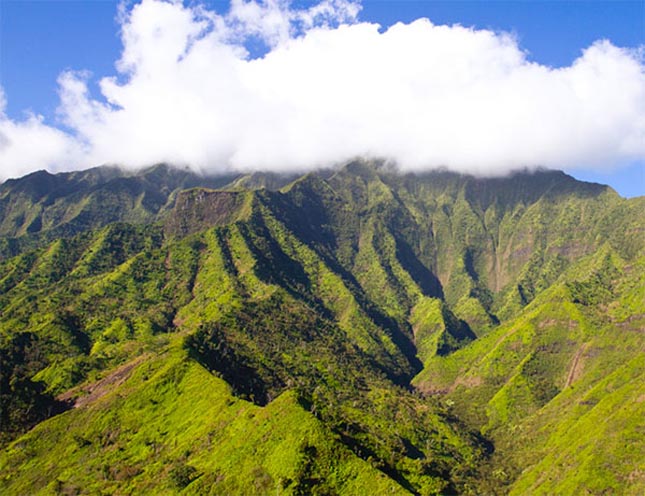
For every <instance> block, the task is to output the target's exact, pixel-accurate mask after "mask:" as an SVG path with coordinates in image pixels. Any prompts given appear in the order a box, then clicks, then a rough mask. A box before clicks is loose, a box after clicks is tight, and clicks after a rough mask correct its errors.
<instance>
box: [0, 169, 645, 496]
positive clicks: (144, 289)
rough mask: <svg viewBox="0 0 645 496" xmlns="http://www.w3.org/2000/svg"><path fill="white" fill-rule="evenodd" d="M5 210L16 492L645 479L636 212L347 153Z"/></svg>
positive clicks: (450, 488)
mask: <svg viewBox="0 0 645 496" xmlns="http://www.w3.org/2000/svg"><path fill="white" fill-rule="evenodd" d="M41 176H42V177H41ZM218 185H219V186H221V188H219V189H213V188H214V187H217V186H218ZM186 187H189V188H190V189H185V188H186ZM267 187H269V188H267ZM115 195H116V196H115ZM142 195H143V196H142ZM117 197H118V198H121V199H122V200H123V201H122V202H120V201H115V198H117ZM153 199H154V201H153ZM1 201H2V202H4V203H2V208H3V209H4V210H3V211H2V212H3V217H2V220H1V222H0V224H1V225H2V226H3V227H2V229H3V231H2V232H4V233H5V234H6V237H5V238H3V243H4V244H3V250H4V251H3V253H4V256H5V258H4V259H3V260H2V261H1V262H0V308H1V309H2V310H1V312H0V338H1V339H0V352H1V354H0V371H2V375H1V376H0V408H1V410H0V422H1V424H0V425H1V430H2V438H1V439H2V442H3V443H4V445H5V449H4V451H3V452H2V453H1V454H0V469H1V471H2V473H3V478H2V479H0V487H2V488H3V489H4V490H5V491H8V492H9V493H34V492H38V491H44V492H47V491H59V492H60V491H67V492H74V491H81V492H82V491H87V492H98V491H107V492H114V491H116V492H123V493H126V492H141V491H167V492H176V491H179V490H186V491H187V492H193V493H195V494H203V493H205V492H214V493H216V494H219V493H222V494H230V493H247V494H248V493H275V492H276V491H277V492H280V493H286V494H303V493H313V492H316V491H318V492H320V493H340V494H364V493H365V492H372V493H374V494H382V493H384V492H388V493H389V492H395V493H396V492H399V493H401V494H405V493H413V494H445V493H463V494H483V493H486V494H495V493H500V494H505V493H508V492H516V493H518V494H521V493H526V492H532V493H540V492H542V493H567V492H572V491H573V492H576V491H582V490H587V491H589V492H591V493H594V492H602V491H615V492H621V493H630V491H631V492H632V493H634V494H637V493H638V492H639V491H641V490H642V489H643V487H644V484H645V482H644V481H643V479H642V477H640V475H639V474H641V472H642V470H643V467H642V466H641V465H639V464H642V456H641V455H640V454H642V452H643V450H645V445H644V444H643V443H644V442H643V439H644V437H643V436H640V435H639V433H641V431H642V429H643V425H642V418H645V415H644V414H645V411H643V405H644V404H645V403H644V402H643V401H642V398H643V396H645V390H644V388H645V386H644V384H645V381H644V380H643V379H645V377H643V370H644V369H645V367H643V363H642V357H643V351H644V350H645V334H643V328H644V326H645V321H644V317H643V316H644V315H645V293H643V291H644V289H643V288H645V198H636V199H632V200H625V199H622V198H620V197H619V196H618V195H616V194H615V193H614V192H613V191H612V190H611V189H610V188H607V187H605V186H601V185H594V184H588V183H581V182H579V181H576V180H574V179H573V178H570V177H569V176H566V175H564V174H562V173H559V172H549V171H538V172H535V173H528V172H522V173H517V174H515V175H513V176H509V177H505V178H497V179H481V178H474V177H470V176H460V175H457V174H452V173H448V172H432V173H427V174H422V175H412V174H398V173H395V172H393V171H391V170H389V169H387V168H384V167H382V166H379V165H375V164H371V163H366V162H355V163H352V164H349V165H347V166H346V167H344V168H341V169H339V170H335V171H325V172H320V173H311V174H307V175H305V176H302V177H298V178H295V179H294V178H284V177H279V176H272V175H262V174H255V175H253V176H241V177H230V178H218V179H204V178H199V177H197V176H193V175H190V174H188V173H187V172H180V171H174V170H172V169H168V168H166V167H158V168H154V169H151V170H148V171H144V172H143V173H141V174H138V175H136V174H135V175H130V176H124V173H123V172H121V171H118V170H116V169H97V170H93V171H87V172H84V173H74V174H71V175H57V176H51V175H47V174H46V173H43V174H40V175H38V174H37V175H32V176H28V177H26V178H23V179H22V180H16V181H13V182H11V183H5V185H3V186H2V196H1ZM112 207H113V208H112ZM110 208H112V210H110ZM132 208H134V210H132ZM58 211H60V212H62V211H64V212H66V213H65V214H61V216H59V218H58V220H55V221H54V220H52V219H54V212H58ZM92 212H97V214H96V215H94V214H93V213H92ZM98 212H101V215H99V214H98ZM137 212H138V213H137ZM73 213H78V215H76V214H73ZM20 215H23V216H24V219H23V220H22V221H20V222H18V220H19V219H18V218H19V217H20ZM57 215H58V214H57ZM79 215H80V217H79ZM27 217H29V218H30V219H31V220H27ZM79 218H80V219H82V218H86V219H87V222H81V221H80V220H79ZM37 219H40V220H37ZM117 221H118V222H117ZM34 222H36V223H38V222H40V227H38V229H36V228H35V227H34V229H32V230H31V231H29V230H28V229H27V228H26V227H25V226H26V225H27V224H26V223H28V224H29V225H31V224H32V223H34ZM34 225H35V224H34ZM63 410H65V411H64V413H60V412H61V411H63ZM34 412H36V413H37V414H34ZM47 417H51V418H49V419H48V420H44V419H45V418H47ZM601 418H602V419H604V420H603V422H600V421H599V419H601ZM34 426H35V427H34ZM32 428H33V429H32ZM28 429H32V430H31V431H29V432H27V433H26V434H24V435H23V433H24V432H25V431H26V430H28ZM12 439H13V441H12V442H10V441H11V440H12ZM625 445H629V446H630V448H629V449H625ZM87 460H93V461H92V462H91V463H89V464H88V463H87ZM43 467H47V469H46V470H45V469H44V468H43ZM543 473H549V474H551V476H550V477H549V478H548V479H546V478H544V477H543V476H541V475H540V474H543ZM43 474H48V475H47V476H43Z"/></svg>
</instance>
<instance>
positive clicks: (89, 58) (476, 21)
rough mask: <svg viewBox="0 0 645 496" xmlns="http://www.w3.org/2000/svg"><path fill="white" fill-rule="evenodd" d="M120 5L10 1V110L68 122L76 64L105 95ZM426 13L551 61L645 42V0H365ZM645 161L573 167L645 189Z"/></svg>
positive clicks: (1, 14)
mask: <svg viewBox="0 0 645 496" xmlns="http://www.w3.org/2000/svg"><path fill="white" fill-rule="evenodd" d="M202 3H204V4H206V5H207V6H208V7H209V8H213V9H215V10H217V11H218V12H225V11H226V9H227V7H228V2H226V1H210V2H209V1H206V2H202ZM311 3H312V2H294V6H296V7H298V6H302V5H305V6H307V5H310V4H311ZM130 4H132V2H130ZM117 5H118V2H116V1H112V0H64V1H58V0H38V1H30V0H0V85H1V86H2V88H3V90H4V93H5V97H6V100H7V103H6V108H5V113H6V116H7V117H8V118H10V119H15V120H21V119H24V118H25V116H26V112H29V111H30V112H33V113H36V114H40V115H42V116H43V117H44V122H45V123H47V124H49V125H51V126H53V127H60V128H64V125H63V124H62V122H61V121H60V119H59V118H58V116H57V114H56V109H57V107H58V106H59V104H60V101H59V95H58V92H59V87H58V85H57V78H58V77H59V75H60V74H61V73H62V72H63V71H66V70H74V71H81V70H82V71H89V73H91V77H90V78H89V80H88V88H89V91H90V92H91V94H92V95H93V96H94V97H95V98H99V99H101V94H100V91H99V90H98V86H97V83H98V81H99V80H100V79H101V78H102V77H105V76H113V75H115V74H117V71H116V70H115V61H117V60H118V59H119V57H120V53H121V50H122V43H121V40H120V33H119V29H120V26H119V23H118V22H117V20H116V15H117ZM421 17H427V18H429V19H430V20H431V21H432V23H433V24H454V23H459V24H461V25H463V26H467V27H475V28H478V29H479V28H481V29H489V30H492V31H496V32H499V31H506V32H510V33H513V34H514V35H515V37H516V38H517V40H518V43H519V46H520V47H521V49H523V50H525V51H528V59H529V60H530V61H534V62H537V63H539V64H541V65H544V66H549V67H566V66H568V65H570V64H571V63H572V62H573V61H574V60H575V59H576V58H577V57H579V56H580V55H581V51H582V50H583V49H585V48H587V47H589V46H590V45H591V44H592V43H593V42H594V41H596V40H599V39H608V40H610V41H611V42H612V44H613V45H615V46H618V47H638V46H639V45H642V44H643V43H645V2H644V1H590V2H586V1H572V2H568V1H546V2H541V1H536V2H530V1H510V2H507V1H493V2H484V1H431V0H425V1H424V0H398V1H391V0H365V1H363V2H362V10H361V12H360V14H359V16H358V19H359V20H360V21H368V22H376V23H379V24H381V25H382V26H384V27H388V26H391V25H392V24H394V23H396V22H399V21H401V22H404V23H409V22H411V21H414V20H415V19H418V18H421ZM644 169H645V161H644V160H643V159H634V160H632V161H631V163H629V164H626V165H624V166H622V167H621V168H619V169H616V168H614V169H612V171H610V172H607V171H605V172H598V171H594V170H592V169H585V168H580V167H578V168H576V169H575V170H571V171H569V172H571V173H572V174H573V175H575V176H576V177H578V178H581V179H584V180H591V181H598V182H603V183H608V184H610V185H611V186H613V187H614V188H615V189H616V190H617V191H619V193H621V194H622V195H623V196H637V195H643V194H645V172H644Z"/></svg>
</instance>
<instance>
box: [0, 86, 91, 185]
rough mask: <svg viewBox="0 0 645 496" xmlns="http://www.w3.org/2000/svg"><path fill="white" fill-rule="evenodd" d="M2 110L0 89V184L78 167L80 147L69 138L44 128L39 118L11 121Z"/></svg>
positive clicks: (4, 102)
mask: <svg viewBox="0 0 645 496" xmlns="http://www.w3.org/2000/svg"><path fill="white" fill-rule="evenodd" d="M5 109H6V98H5V95H4V91H3V89H2V88H1V87H0V180H4V179H7V178H10V177H20V176H22V175H25V174H28V173H29V172H33V171H35V170H39V169H45V168H49V169H55V168H56V166H67V167H68V168H70V167H71V168H73V167H77V166H78V165H80V163H81V156H82V151H81V147H79V145H78V143H77V142H76V141H75V140H74V139H73V138H72V137H70V136H68V135H67V134H65V133H64V132H62V131H60V130H58V129H55V128H53V127H50V126H47V125H46V124H44V123H43V118H42V116H39V115H35V114H28V115H27V117H26V119H25V120H23V121H14V120H11V119H9V118H8V117H7V116H6V114H5Z"/></svg>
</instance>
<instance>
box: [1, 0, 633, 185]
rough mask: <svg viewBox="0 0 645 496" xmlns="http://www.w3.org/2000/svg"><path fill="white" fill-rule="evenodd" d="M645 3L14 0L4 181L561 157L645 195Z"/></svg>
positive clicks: (489, 165) (4, 68) (483, 171)
mask: <svg viewBox="0 0 645 496" xmlns="http://www.w3.org/2000/svg"><path fill="white" fill-rule="evenodd" d="M644 44H645V2H644V1H600V0H598V1H590V2H585V1H572V2H568V1H555V0H552V1H545V2H542V1H536V2H531V1H511V2H507V1H492V2H485V1H431V0H418V1H417V0H396V1H394V0H364V1H362V2H358V1H351V0H323V1H293V2H288V1H285V0H266V1H254V2H249V1H243V0H236V1H234V2H232V4H229V2H228V1H202V2H198V1H196V0H195V1H193V0H190V1H186V2H183V3H182V2H165V1H162V0H143V1H130V0H128V1H125V2H117V1H112V0H64V1H59V0H38V1H31V0H0V180H2V179H5V178H8V177H17V176H20V175H23V174H25V173H28V172H30V171H33V170H37V169H42V168H47V169H49V170H51V171H61V170H71V169H79V168H86V167H91V166H96V165H100V164H103V163H117V164H121V165H124V166H126V167H130V168H138V167H144V166H146V165H151V164H153V163H158V162H172V163H176V164H177V165H181V166H189V167H193V168H194V169H195V170H199V171H203V172H207V173H218V172H226V171H230V170H276V171H297V170H308V169H311V168H315V167H321V166H328V165H332V164H334V163H341V162H343V161H346V160H349V159H352V158H355V157H356V156H367V157H379V158H381V157H382V158H386V159H390V160H392V161H394V162H396V163H397V164H398V165H399V166H400V167H401V168H402V169H404V170H413V171H414V170H425V169H428V168H435V167H447V168H449V169H452V170H456V171H459V172H467V173H472V174H477V175H488V176H490V175H500V174H504V173H507V172H509V171H512V170H515V169H518V168H522V167H529V168H532V167H538V166H546V167H550V168H558V169H564V170H566V171H567V172H568V173H570V174H572V175H574V176H575V177H577V178H580V179H583V180H590V181H596V182H602V183H606V184H610V185H611V186H612V187H614V189H616V190H617V191H618V192H619V193H620V194H622V195H623V196H638V195H644V194H645V64H644V58H643V57H644V53H645V51H644V49H643V45H644Z"/></svg>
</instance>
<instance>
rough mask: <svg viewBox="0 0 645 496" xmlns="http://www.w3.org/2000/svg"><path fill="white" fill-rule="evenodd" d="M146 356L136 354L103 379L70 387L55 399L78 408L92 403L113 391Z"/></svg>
mask: <svg viewBox="0 0 645 496" xmlns="http://www.w3.org/2000/svg"><path fill="white" fill-rule="evenodd" d="M146 357H147V355H141V356H138V357H137V358H135V359H134V360H131V361H129V362H128V363H125V364H123V365H121V366H120V367H117V368H116V369H115V370H114V371H113V372H112V373H110V374H108V375H107V376H105V377H104V378H103V379H100V380H98V381H96V382H93V383H92V384H85V385H82V386H79V387H76V388H73V389H70V390H69V391H66V392H64V393H63V394H61V395H59V396H58V397H57V398H56V399H57V400H59V401H64V402H69V403H71V404H72V408H80V407H83V406H86V405H89V404H90V403H94V402H95V401H97V400H98V399H100V398H102V397H103V396H105V395H106V394H107V393H109V392H110V391H113V390H114V388H116V387H118V386H120V385H121V384H123V383H124V382H125V381H126V379H127V378H128V377H130V373H131V372H132V370H133V369H134V368H135V367H136V366H137V365H139V364H140V363H141V362H143V360H144V359H145V358H146Z"/></svg>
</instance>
